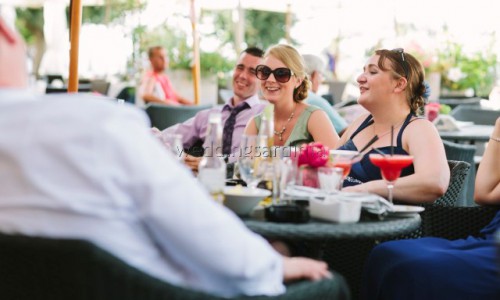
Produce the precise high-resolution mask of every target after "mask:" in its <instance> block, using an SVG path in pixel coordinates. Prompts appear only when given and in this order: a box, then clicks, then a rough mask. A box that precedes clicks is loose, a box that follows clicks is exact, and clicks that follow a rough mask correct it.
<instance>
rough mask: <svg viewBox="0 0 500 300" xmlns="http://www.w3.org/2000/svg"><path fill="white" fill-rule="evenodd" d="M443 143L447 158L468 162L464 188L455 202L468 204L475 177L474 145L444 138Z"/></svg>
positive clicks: (472, 193)
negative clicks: (453, 141)
mask: <svg viewBox="0 0 500 300" xmlns="http://www.w3.org/2000/svg"><path fill="white" fill-rule="evenodd" d="M443 145H444V150H445V152H446V158H447V159H449V160H458V161H465V162H468V163H469V164H470V169H469V171H468V172H467V177H466V178H465V186H464V190H463V191H462V193H461V194H460V196H459V199H458V202H457V204H458V205H459V206H470V205H472V200H473V198H474V181H475V179H476V164H475V163H474V154H475V152H476V146H474V145H466V144H456V143H452V142H450V141H445V140H443Z"/></svg>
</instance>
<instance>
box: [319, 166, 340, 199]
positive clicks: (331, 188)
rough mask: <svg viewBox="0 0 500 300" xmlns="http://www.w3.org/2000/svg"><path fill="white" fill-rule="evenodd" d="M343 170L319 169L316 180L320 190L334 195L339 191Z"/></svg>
mask: <svg viewBox="0 0 500 300" xmlns="http://www.w3.org/2000/svg"><path fill="white" fill-rule="evenodd" d="M343 173H344V169H343V168H331V167H319V168H318V178H319V186H320V188H321V190H323V191H325V192H327V193H334V192H337V191H339V190H340V189H341V184H342V178H343Z"/></svg>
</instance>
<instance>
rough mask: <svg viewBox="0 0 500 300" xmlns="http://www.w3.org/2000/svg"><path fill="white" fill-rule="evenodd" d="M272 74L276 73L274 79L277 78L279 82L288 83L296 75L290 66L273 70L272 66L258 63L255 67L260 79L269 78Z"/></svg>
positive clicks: (256, 74)
mask: <svg viewBox="0 0 500 300" xmlns="http://www.w3.org/2000/svg"><path fill="white" fill-rule="evenodd" d="M271 74H273V75H274V79H276V81H277V82H281V83H287V82H288V81H290V78H291V77H292V76H293V75H294V74H293V71H292V70H290V69H288V68H276V69H274V70H271V68H269V67H268V66H264V65H258V66H257V67H256V68H255V76H257V78H259V79H260V80H267V79H268V78H269V76H271Z"/></svg>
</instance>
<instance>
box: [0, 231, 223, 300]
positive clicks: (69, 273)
mask: <svg viewBox="0 0 500 300" xmlns="http://www.w3.org/2000/svg"><path fill="white" fill-rule="evenodd" d="M0 270H1V271H0V291H1V292H0V293H1V296H0V297H1V298H2V299H16V300H24V299H26V300H28V299H53V300H63V299H72V300H75V299H76V300H80V299H82V300H83V299H103V300H104V299H219V298H213V297H211V296H210V295H207V294H205V293H200V292H195V291H191V290H187V289H184V288H181V287H176V286H173V285H170V284H168V283H166V282H163V281H160V280H158V279H156V278H153V277H151V276H149V275H147V274H145V273H143V272H141V271H139V270H137V269H135V268H133V267H131V266H129V265H127V264H125V263H124V262H122V261H121V260H119V259H117V258H116V257H114V256H113V255H111V254H109V253H108V252H106V251H104V250H102V249H101V248H99V247H97V246H95V245H94V244H92V243H90V242H87V241H83V240H71V239H49V238H37V237H27V236H9V235H3V234H0Z"/></svg>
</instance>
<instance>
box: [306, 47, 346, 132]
mask: <svg viewBox="0 0 500 300" xmlns="http://www.w3.org/2000/svg"><path fill="white" fill-rule="evenodd" d="M302 57H303V58H304V62H305V65H306V72H307V74H308V75H309V80H310V81H311V89H310V90H309V92H308V93H307V98H306V100H305V101H304V102H305V103H307V104H309V105H314V106H317V107H319V108H321V109H322V110H323V111H325V112H326V114H327V115H328V118H330V121H332V124H333V127H335V131H337V133H338V135H339V136H340V135H342V133H343V132H344V130H345V129H346V128H347V123H346V121H345V120H344V118H342V117H341V116H340V115H339V113H338V112H337V111H336V110H335V109H334V108H333V106H332V105H331V104H330V103H329V102H328V100H326V99H325V98H323V97H321V96H320V95H318V94H317V93H318V90H319V86H320V85H321V83H322V82H323V71H324V70H325V63H324V62H323V61H322V60H321V58H319V57H318V56H316V55H313V54H304V55H302Z"/></svg>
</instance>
